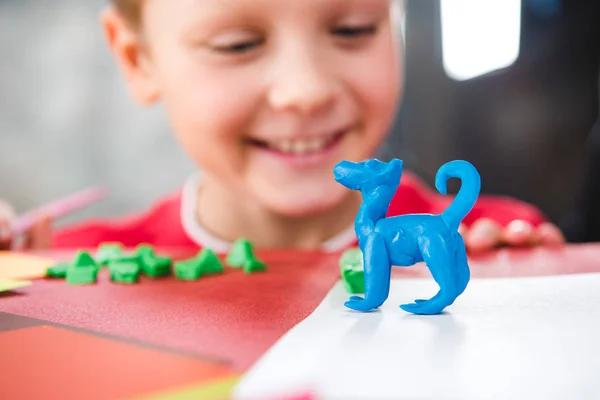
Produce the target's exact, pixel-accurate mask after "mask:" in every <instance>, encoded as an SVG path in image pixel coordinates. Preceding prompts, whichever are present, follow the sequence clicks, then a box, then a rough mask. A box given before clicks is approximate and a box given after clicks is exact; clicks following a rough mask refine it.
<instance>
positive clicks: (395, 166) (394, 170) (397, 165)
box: [388, 158, 404, 184]
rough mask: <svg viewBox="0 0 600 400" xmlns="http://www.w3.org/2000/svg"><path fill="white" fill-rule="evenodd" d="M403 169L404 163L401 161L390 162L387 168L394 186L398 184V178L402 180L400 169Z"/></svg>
mask: <svg viewBox="0 0 600 400" xmlns="http://www.w3.org/2000/svg"><path fill="white" fill-rule="evenodd" d="M403 168H404V162H403V161H402V160H398V159H397V158H394V159H393V160H392V161H390V163H389V166H388V172H389V175H391V176H393V177H394V181H396V179H397V181H396V182H394V184H400V178H402V169H403Z"/></svg>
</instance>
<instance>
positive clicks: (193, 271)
mask: <svg viewBox="0 0 600 400" xmlns="http://www.w3.org/2000/svg"><path fill="white" fill-rule="evenodd" d="M174 270H175V277H176V278H177V279H181V280H184V281H195V280H197V279H200V277H201V276H202V272H201V271H200V263H199V262H198V259H197V258H191V259H189V260H183V261H178V262H176V263H175V268H174Z"/></svg>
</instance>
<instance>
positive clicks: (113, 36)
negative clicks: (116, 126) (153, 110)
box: [100, 6, 159, 104]
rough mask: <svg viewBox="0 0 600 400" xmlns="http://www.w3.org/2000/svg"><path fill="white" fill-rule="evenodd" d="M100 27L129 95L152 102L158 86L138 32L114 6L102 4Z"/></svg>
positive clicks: (147, 102)
mask: <svg viewBox="0 0 600 400" xmlns="http://www.w3.org/2000/svg"><path fill="white" fill-rule="evenodd" d="M100 21H101V23H102V28H103V30H104V34H105V36H106V40H107V41H108V45H109V47H110V50H111V52H112V54H113V55H114V56H115V58H116V60H117V62H118V64H119V66H120V67H121V70H122V71H123V73H124V74H125V79H126V80H127V84H128V85H129V90H130V92H131V94H132V95H133V97H134V98H135V99H136V100H137V101H139V102H141V103H143V104H149V103H153V102H155V101H156V100H158V98H159V90H158V86H157V84H156V78H155V75H154V73H153V68H152V63H151V59H150V56H149V54H148V52H147V51H146V50H145V48H144V43H143V42H142V38H141V35H140V33H139V32H138V31H137V30H136V29H134V28H133V27H132V26H131V24H129V23H128V22H127V21H126V20H125V18H124V17H123V15H122V14H121V13H120V12H119V11H117V10H116V9H115V8H114V7H111V6H108V7H106V8H105V9H104V10H103V11H102V14H101V16H100Z"/></svg>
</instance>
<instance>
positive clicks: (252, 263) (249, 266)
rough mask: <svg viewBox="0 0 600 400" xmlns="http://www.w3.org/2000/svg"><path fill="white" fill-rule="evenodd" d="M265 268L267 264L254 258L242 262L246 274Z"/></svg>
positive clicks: (261, 270)
mask: <svg viewBox="0 0 600 400" xmlns="http://www.w3.org/2000/svg"><path fill="white" fill-rule="evenodd" d="M266 269H267V266H266V264H265V263H264V262H262V261H260V260H257V259H256V258H254V259H252V260H247V261H246V262H245V263H244V272H245V273H247V274H252V273H255V272H263V271H264V270H266Z"/></svg>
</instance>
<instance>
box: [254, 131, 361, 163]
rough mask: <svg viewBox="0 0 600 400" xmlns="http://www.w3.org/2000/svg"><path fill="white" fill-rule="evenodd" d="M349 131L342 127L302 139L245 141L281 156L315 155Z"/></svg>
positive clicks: (333, 144)
mask: <svg viewBox="0 0 600 400" xmlns="http://www.w3.org/2000/svg"><path fill="white" fill-rule="evenodd" d="M349 131H350V129H342V130H338V131H336V132H333V133H331V134H329V135H321V136H317V137H310V138H303V139H280V140H269V141H266V140H260V139H252V138H250V139H247V143H248V144H250V145H252V146H255V147H258V148H260V149H262V150H267V151H269V152H271V153H276V154H279V155H282V156H293V157H302V156H310V155H317V154H319V153H324V152H327V151H328V150H331V149H332V148H333V147H335V145H336V144H338V143H339V142H340V141H341V139H342V138H343V137H344V136H345V135H346V134H347V133H348V132H349Z"/></svg>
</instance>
